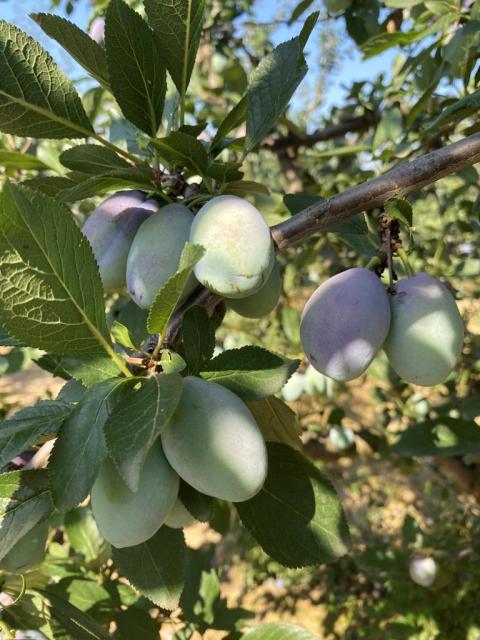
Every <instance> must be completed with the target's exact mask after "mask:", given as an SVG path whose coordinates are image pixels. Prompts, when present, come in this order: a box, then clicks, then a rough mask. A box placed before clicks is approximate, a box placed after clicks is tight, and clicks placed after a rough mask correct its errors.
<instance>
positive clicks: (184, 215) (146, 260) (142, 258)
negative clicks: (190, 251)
mask: <svg viewBox="0 0 480 640" xmlns="http://www.w3.org/2000/svg"><path fill="white" fill-rule="evenodd" d="M192 222H193V214H192V212H191V211H190V210H189V209H187V207H185V206H183V205H182V204H168V205H167V206H166V207H162V208H161V209H160V210H159V211H157V213H155V215H153V216H151V217H150V218H149V219H148V220H146V221H145V222H144V223H143V224H142V226H141V227H140V229H139V230H138V232H137V235H136V236H135V239H134V240H133V242H132V246H131V248H130V253H129V254H128V260H127V287H128V291H129V292H130V295H131V296H132V298H133V299H134V300H135V302H136V303H137V304H138V306H139V307H142V308H144V309H146V308H148V307H149V306H150V305H151V304H152V303H153V301H154V300H155V297H156V295H157V293H158V292H159V291H160V289H161V288H162V286H163V285H164V284H165V282H166V281H167V280H168V279H169V278H170V276H172V275H173V274H174V273H175V272H176V271H177V269H178V264H179V261H180V255H181V253H182V250H183V247H184V246H185V243H186V242H188V238H189V235H190V228H191V226H192ZM196 285H197V281H196V279H195V277H194V276H193V275H192V276H191V277H190V279H189V281H188V283H187V286H186V288H185V291H184V293H183V299H184V298H185V297H187V296H188V295H189V294H190V293H191V292H192V291H193V289H195V286H196Z"/></svg>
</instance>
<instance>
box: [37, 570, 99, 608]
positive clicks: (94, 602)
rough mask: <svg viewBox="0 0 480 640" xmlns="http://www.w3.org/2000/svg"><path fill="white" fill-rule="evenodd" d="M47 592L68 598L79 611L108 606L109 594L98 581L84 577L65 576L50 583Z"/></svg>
mask: <svg viewBox="0 0 480 640" xmlns="http://www.w3.org/2000/svg"><path fill="white" fill-rule="evenodd" d="M48 589H49V593H54V594H56V595H58V596H60V597H64V598H66V599H68V602H69V603H70V604H71V605H73V606H74V607H77V608H78V609H79V610H80V611H85V612H86V611H88V610H89V609H93V608H95V609H101V608H103V607H108V606H109V600H110V598H111V595H110V594H109V592H108V591H107V590H106V589H105V587H102V586H101V585H100V584H98V582H96V581H95V580H92V579H88V578H86V577H83V576H82V577H80V578H78V577H74V576H67V577H65V578H62V580H60V581H59V582H57V583H55V584H50V585H49V587H48Z"/></svg>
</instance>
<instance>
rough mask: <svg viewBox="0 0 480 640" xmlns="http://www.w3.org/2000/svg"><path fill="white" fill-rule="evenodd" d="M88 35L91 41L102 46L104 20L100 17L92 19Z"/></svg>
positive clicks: (103, 40) (103, 41)
mask: <svg viewBox="0 0 480 640" xmlns="http://www.w3.org/2000/svg"><path fill="white" fill-rule="evenodd" d="M88 33H89V35H90V37H91V39H92V40H95V42H96V43H97V44H99V45H101V46H103V45H104V43H105V18H102V16H97V17H96V18H94V19H93V20H92V23H91V25H90V29H89V31H88Z"/></svg>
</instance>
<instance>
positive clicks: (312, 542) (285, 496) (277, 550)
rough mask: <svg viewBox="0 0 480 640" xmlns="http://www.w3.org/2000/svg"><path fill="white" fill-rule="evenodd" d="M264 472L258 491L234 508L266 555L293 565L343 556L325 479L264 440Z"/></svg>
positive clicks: (342, 525) (338, 520) (339, 520)
mask: <svg viewBox="0 0 480 640" xmlns="http://www.w3.org/2000/svg"><path fill="white" fill-rule="evenodd" d="M267 447H268V453H269V458H268V463H269V464H268V475H267V479H266V481H265V485H264V486H263V488H262V489H261V490H260V492H259V493H258V494H257V495H256V496H255V497H254V498H251V499H250V500H247V501H246V502H238V503H236V504H235V507H236V509H237V511H238V513H239V515H240V518H241V520H242V522H243V524H244V525H245V527H246V528H247V529H248V530H249V531H250V533H251V534H252V536H253V537H254V538H255V540H256V541H257V542H258V543H259V544H260V546H261V547H262V549H263V550H264V551H265V553H267V554H268V555H269V556H270V557H271V558H273V559H274V560H276V561H277V562H280V563H281V564H283V565H284V566H286V567H291V568H296V567H305V566H309V565H315V564H322V563H325V562H332V561H333V560H336V559H337V558H339V557H341V556H343V555H345V553H346V552H347V547H348V544H349V532H348V526H347V521H346V519H345V515H344V513H343V510H342V506H341V504H340V500H339V499H338V497H337V495H336V493H335V489H334V488H333V486H332V484H331V483H330V481H329V480H328V479H327V478H326V477H325V476H324V475H323V473H321V471H319V470H318V469H317V468H316V467H315V466H314V465H313V464H312V463H311V462H309V461H308V460H306V459H305V458H304V457H303V456H302V455H301V454H300V453H298V451H294V450H293V449H290V447H287V446H285V445H283V444H278V443H268V444H267Z"/></svg>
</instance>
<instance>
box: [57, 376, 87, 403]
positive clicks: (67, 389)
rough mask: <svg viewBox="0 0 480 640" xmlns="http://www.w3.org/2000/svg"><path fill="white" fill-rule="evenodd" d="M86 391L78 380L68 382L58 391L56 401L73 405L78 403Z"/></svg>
mask: <svg viewBox="0 0 480 640" xmlns="http://www.w3.org/2000/svg"><path fill="white" fill-rule="evenodd" d="M86 390H87V389H86V388H85V387H84V386H83V384H82V383H81V382H79V381H78V380H68V381H67V382H66V383H65V384H64V385H63V387H62V388H61V389H60V391H59V393H58V396H57V400H61V401H62V402H68V403H69V404H72V403H73V404H75V403H77V402H80V400H82V399H83V396H84V395H85V391H86Z"/></svg>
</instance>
